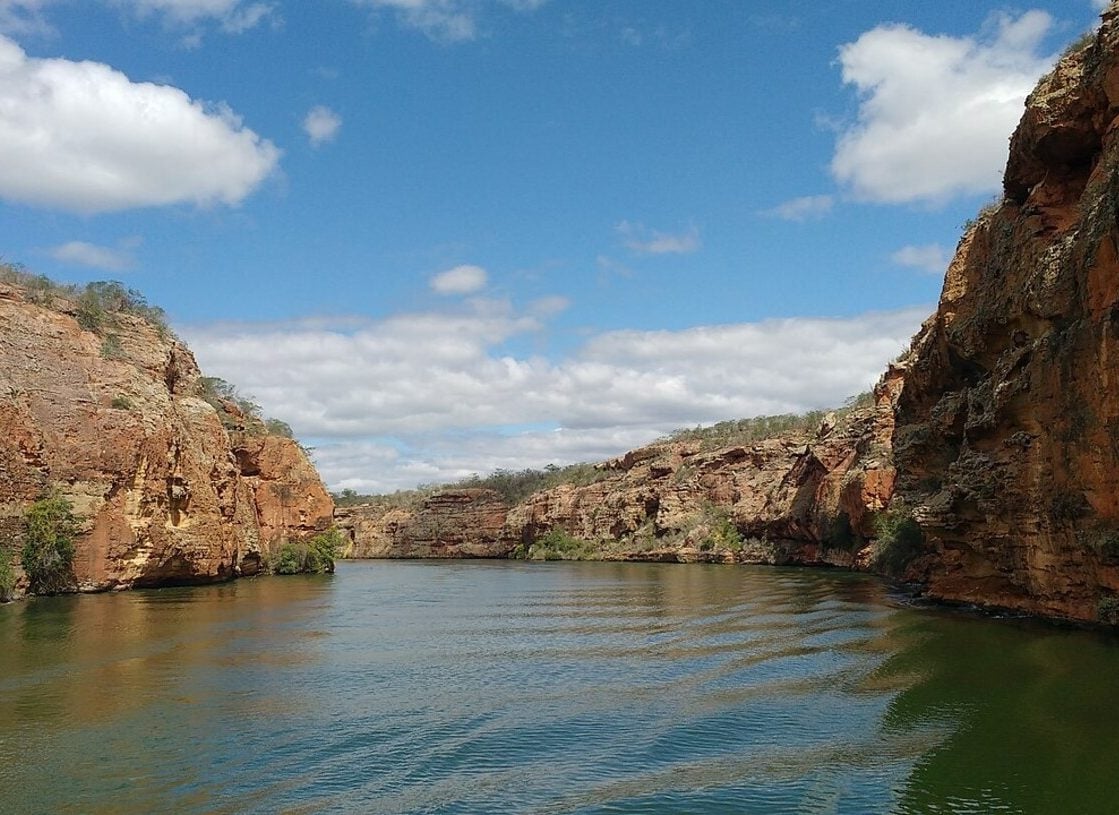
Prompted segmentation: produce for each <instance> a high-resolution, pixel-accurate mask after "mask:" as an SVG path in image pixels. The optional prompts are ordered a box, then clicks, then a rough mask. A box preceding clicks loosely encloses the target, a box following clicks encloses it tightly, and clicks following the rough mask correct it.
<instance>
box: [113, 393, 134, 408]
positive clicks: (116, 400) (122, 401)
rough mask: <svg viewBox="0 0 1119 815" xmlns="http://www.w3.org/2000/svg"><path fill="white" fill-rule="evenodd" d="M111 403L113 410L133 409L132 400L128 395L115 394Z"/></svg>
mask: <svg viewBox="0 0 1119 815" xmlns="http://www.w3.org/2000/svg"><path fill="white" fill-rule="evenodd" d="M109 405H110V407H112V408H113V410H132V400H131V399H129V398H128V397H127V396H114V397H113V401H112V402H110V403H109Z"/></svg>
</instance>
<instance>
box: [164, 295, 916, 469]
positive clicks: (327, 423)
mask: <svg viewBox="0 0 1119 815" xmlns="http://www.w3.org/2000/svg"><path fill="white" fill-rule="evenodd" d="M545 311H547V310H545ZM926 315H927V310H926V309H923V308H922V309H906V310H903V311H896V312H886V313H875V314H865V315H862V316H858V317H852V318H847V319H822V318H793V319H784V320H767V321H764V322H759V323H743V324H736V325H724V326H705V327H698V328H691V329H687V330H682V331H612V332H605V333H601V334H598V335H595V336H593V337H591V338H590V339H588V340H587V341H586V342H585V343H584V344H583V345H582V346H581V347H580V348H578V349H576V350H575V351H574V352H573V353H572V354H571V355H569V356H567V357H565V358H562V359H558V360H549V359H545V358H542V357H536V356H524V355H514V354H511V353H508V352H507V351H506V350H505V348H506V344H507V343H508V342H509V341H510V340H513V339H515V338H521V337H526V336H531V335H533V334H534V333H535V332H539V331H541V330H542V329H543V328H544V325H545V323H544V322H543V321H544V320H545V319H547V315H546V314H541V313H540V312H539V311H537V312H535V313H529V312H528V311H526V312H524V313H521V312H519V311H518V310H516V309H513V308H512V307H510V306H509V305H508V304H507V303H504V302H502V301H471V302H470V304H469V305H468V307H467V308H466V310H465V311H462V312H459V313H454V314H446V313H434V312H432V313H419V314H411V315H401V316H396V317H392V318H389V319H385V320H379V321H358V322H356V323H355V322H352V321H351V322H348V323H346V324H345V325H344V326H339V327H336V328H332V327H330V326H329V324H327V323H324V322H322V321H315V322H296V323H287V324H270V325H252V324H246V325H216V326H201V327H193V328H186V329H183V330H182V332H181V333H183V334H184V335H185V337H186V338H187V339H188V340H189V341H190V343H191V346H192V347H193V348H194V350H195V353H196V354H197V356H198V358H199V360H200V362H201V364H202V366H203V368H204V369H205V370H206V371H207V373H210V374H213V375H217V376H221V377H223V378H225V379H228V380H229V381H231V382H236V383H237V384H238V385H239V386H240V387H242V388H243V389H244V390H245V391H246V392H247V393H250V394H252V395H253V397H254V398H255V399H256V400H257V401H258V402H259V403H260V404H262V405H264V406H265V408H266V410H267V411H268V412H269V413H270V414H272V415H275V416H279V417H281V418H283V419H284V420H285V421H288V422H290V423H291V425H292V426H293V427H294V428H295V430H296V432H297V433H298V434H299V435H300V436H301V437H303V438H304V439H315V442H314V444H315V446H316V447H317V448H318V450H319V463H320V464H321V465H322V467H323V473H324V476H325V477H326V479H327V481H328V482H329V483H331V484H332V485H335V486H339V485H340V486H352V487H354V488H358V487H359V486H360V487H361V488H363V489H373V488H376V489H386V488H396V487H401V486H409V485H413V484H415V483H416V482H417V481H430V480H438V479H440V478H445V477H455V474H465V473H469V472H487V471H489V470H491V469H493V467H495V466H507V467H528V466H536V467H539V466H543V465H544V464H547V463H549V462H553V461H554V462H557V463H563V462H566V461H572V460H595V459H600V458H605V457H608V456H611V455H616V454H618V453H620V452H623V451H624V450H626V449H628V448H629V447H632V446H635V445H637V444H641V443H644V442H647V441H649V440H651V439H653V438H656V437H657V436H659V435H662V434H664V433H666V432H668V431H669V430H671V429H673V428H676V427H680V426H687V425H694V424H696V423H700V422H703V423H706V422H714V421H719V420H722V419H728V418H734V417H742V416H752V415H758V414H766V413H782V412H787V411H800V410H806V409H809V408H814V407H821V406H827V405H837V404H840V403H841V402H842V401H843V399H844V398H846V397H847V396H849V395H851V394H853V393H856V392H859V391H861V390H865V389H866V388H868V387H869V386H870V385H871V384H872V383H873V382H874V380H875V379H876V378H877V376H878V375H879V373H880V372H881V371H882V370H883V369H884V366H885V364H886V362H887V361H888V360H890V359H892V358H893V357H895V356H896V355H897V353H898V351H899V350H900V349H901V348H903V347H904V345H905V344H906V342H907V341H908V339H909V337H910V336H911V334H912V333H913V332H914V331H915V330H916V328H917V327H918V325H919V324H920V321H921V319H922V318H924V317H925V316H926ZM359 481H360V483H359Z"/></svg>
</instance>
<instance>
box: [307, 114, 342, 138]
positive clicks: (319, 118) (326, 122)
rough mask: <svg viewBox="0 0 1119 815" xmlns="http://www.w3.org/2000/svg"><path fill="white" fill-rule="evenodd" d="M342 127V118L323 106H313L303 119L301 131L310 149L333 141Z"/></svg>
mask: <svg viewBox="0 0 1119 815" xmlns="http://www.w3.org/2000/svg"><path fill="white" fill-rule="evenodd" d="M341 127H342V117H341V116H339V115H338V114H337V113H335V112H334V111H333V110H331V109H330V108H328V107H326V106H325V105H315V107H313V108H311V109H310V110H309V111H307V116H306V117H304V119H303V131H304V132H305V133H306V134H307V138H308V139H310V140H311V146H312V147H318V146H319V145H320V144H325V143H326V142H329V141H334V138H335V137H336V136H337V135H338V130H339V129H340V128H341Z"/></svg>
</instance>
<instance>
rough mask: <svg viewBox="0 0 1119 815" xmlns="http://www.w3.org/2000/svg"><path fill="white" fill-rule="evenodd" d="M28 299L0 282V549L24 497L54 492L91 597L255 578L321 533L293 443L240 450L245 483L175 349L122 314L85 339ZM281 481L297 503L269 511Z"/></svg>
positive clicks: (53, 308) (57, 308) (315, 486)
mask: <svg viewBox="0 0 1119 815" xmlns="http://www.w3.org/2000/svg"><path fill="white" fill-rule="evenodd" d="M31 299H32V298H31V297H30V296H29V294H28V292H27V291H26V290H25V289H23V288H21V287H19V286H16V285H9V284H0V535H4V536H5V539H6V540H7V541H9V542H11V541H12V540H14V539H15V536H16V533H17V532H18V528H19V525H20V518H21V517H22V515H23V513H24V512H25V511H26V509H27V507H28V506H29V505H30V504H31V503H32V502H34V501H35V500H37V499H38V498H40V497H42V495H43V494H44V493H46V492H47V491H48V490H51V489H57V490H59V491H60V492H61V493H62V494H63V495H64V496H65V497H67V498H68V499H70V500H71V501H72V503H73V505H74V510H75V513H76V514H77V515H78V516H80V518H81V519H82V534H81V536H80V539H79V540H78V541H77V547H76V549H77V552H76V557H75V561H74V572H75V577H76V579H77V587H78V588H80V589H82V590H90V591H92V590H103V589H113V588H127V587H131V586H153V585H162V584H168V583H192V582H207V581H215V580H225V579H229V578H232V577H235V576H237V575H239V574H244V573H254V572H256V571H257V570H259V568H260V563H261V561H262V558H264V557H265V556H266V554H267V551H268V548H269V547H270V546H272V545H275V543H276V542H277V541H278V540H279V539H281V538H283V537H285V536H288V535H300V534H302V533H303V532H304V531H305V530H308V529H311V528H319V527H324V528H325V527H326V526H328V525H329V524H330V522H331V510H332V504H331V501H330V497H329V495H328V494H327V493H326V491H325V489H324V488H323V486H322V483H321V481H319V479H318V476H317V474H315V473H314V468H313V467H312V466H311V465H310V463H309V462H308V461H307V459H306V457H305V456H304V454H303V452H302V451H301V450H300V448H299V447H298V445H297V444H295V442H293V441H291V440H290V439H271V438H269V439H266V440H260V442H259V444H258V443H257V442H256V441H254V442H253V443H252V444H250V445H248V448H247V449H248V450H249V452H250V455H248V456H247V458H251V459H252V460H253V461H255V462H256V464H257V466H256V467H255V472H254V474H253V475H252V476H249V477H246V476H245V475H244V474H243V472H242V464H243V460H239V458H238V456H237V455H235V454H234V451H233V449H232V447H231V442H230V436H229V433H228V432H227V430H226V429H225V427H223V424H222V421H221V420H220V418H219V416H218V413H217V412H216V411H215V409H214V408H213V407H211V406H210V404H208V403H207V402H206V401H204V400H203V399H201V398H200V397H199V395H198V394H199V392H200V391H199V376H200V374H199V371H198V367H197V365H196V363H195V360H194V357H193V355H192V354H191V353H190V351H189V350H188V349H187V348H186V347H185V346H184V345H183V344H182V343H180V342H179V341H178V340H176V339H175V338H174V337H172V336H171V335H170V334H168V333H166V332H161V331H160V330H158V329H157V328H156V327H154V326H153V325H152V324H150V323H149V322H147V321H145V320H144V319H141V318H140V317H138V316H135V315H132V314H127V313H122V314H117V315H113V318H112V327H111V329H110V330H105V331H102V332H100V333H94V332H93V331H87V330H83V328H82V327H81V326H80V325H79V324H78V321H77V320H76V318H75V310H74V308H72V307H71V306H72V304H68V303H67V302H66V301H62V302H57V301H56V302H53V303H51V304H50V307H49V308H48V307H46V306H45V305H40V304H37V303H35V302H31ZM110 335H111V337H112V339H111V340H110V339H109V337H110ZM281 483H282V484H286V485H288V487H289V488H290V490H291V491H292V492H293V493H294V495H295V497H294V498H293V500H292V503H291V505H290V507H289V506H288V505H285V506H284V508H283V509H281V510H277V509H276V508H275V502H274V501H273V499H272V498H271V497H265V496H264V495H262V494H263V493H265V492H266V490H264V489H262V488H261V486H260V485H261V484H270V485H271V484H281ZM289 509H290V510H291V513H289Z"/></svg>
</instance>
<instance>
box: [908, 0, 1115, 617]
mask: <svg viewBox="0 0 1119 815" xmlns="http://www.w3.org/2000/svg"><path fill="white" fill-rule="evenodd" d="M1117 114H1119V4H1115V3H1113V4H1112V5H1111V6H1110V7H1109V8H1108V9H1107V11H1105V12H1104V15H1103V25H1102V26H1101V28H1100V30H1099V32H1098V34H1097V35H1096V36H1095V38H1094V39H1092V41H1091V42H1089V43H1088V44H1087V45H1085V46H1084V47H1082V48H1081V49H1079V50H1077V51H1075V52H1074V53H1072V54H1069V55H1067V56H1066V57H1065V58H1064V59H1062V60H1061V62H1060V63H1059V64H1058V65H1057V67H1056V68H1055V69H1054V71H1053V72H1052V73H1051V74H1050V75H1049V76H1047V77H1045V78H1044V79H1043V80H1042V81H1041V83H1040V84H1039V85H1038V87H1037V89H1036V90H1035V91H1034V92H1033V94H1032V95H1031V96H1030V97H1029V99H1028V100H1027V107H1026V112H1025V115H1024V117H1023V119H1022V121H1021V124H1020V125H1019V127H1018V129H1017V131H1016V133H1015V134H1014V137H1013V139H1012V142H1011V149H1010V159H1009V162H1008V165H1007V169H1006V174H1005V197H1004V198H1003V199H1002V200H1001V201H1000V202H998V203H997V204H994V205H992V206H991V207H989V208H988V209H986V210H985V211H984V212H983V213H982V214H981V215H980V217H979V218H978V220H977V222H976V223H975V224H974V225H973V226H972V227H971V228H970V229H969V231H968V232H967V234H966V235H965V236H964V238H963V240H962V241H961V243H960V246H959V248H958V251H957V253H956V256H955V258H954V260H953V261H952V263H951V265H950V267H949V269H948V272H947V276H946V278H945V281H944V289H943V293H942V295H941V299H940V303H939V306H938V308H937V311H936V314H935V315H933V316H932V317H931V318H930V319H929V320H928V322H927V323H926V324H925V325H924V327H923V328H922V330H921V332H920V333H919V334H918V336H917V337H916V338H915V340H914V342H913V352H912V363H911V365H910V367H909V369H908V370H907V371H906V373H905V376H904V382H903V387H902V392H901V396H900V399H899V401H898V410H897V430H896V436H895V439H894V459H895V462H896V465H897V468H898V472H899V483H898V486H899V496H898V500H899V503H903V504H904V505H905V506H906V508H907V509H908V510H909V511H911V512H912V514H913V516H914V517H915V518H916V520H917V521H918V522H919V523H920V525H921V527H922V528H923V530H924V532H925V536H926V544H927V546H926V552H925V554H924V556H923V557H921V558H919V559H918V560H917V561H916V562H915V563H914V564H912V566H911V568H910V575H911V576H912V577H913V578H915V579H920V580H921V581H922V582H923V583H924V584H925V585H926V586H927V591H928V593H929V594H930V595H931V596H933V597H937V598H941V599H947V600H955V601H964V602H973V603H979V604H982V605H990V606H999V607H1007V608H1013V609H1021V610H1024V611H1029V612H1033V613H1039V614H1043V615H1047V616H1055V617H1067V618H1072V619H1078V620H1102V621H1106V622H1119V250H1117V244H1116V241H1117V237H1119V234H1117V222H1116V217H1117V213H1119V127H1117V124H1119V120H1117V119H1116V116H1117Z"/></svg>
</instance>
